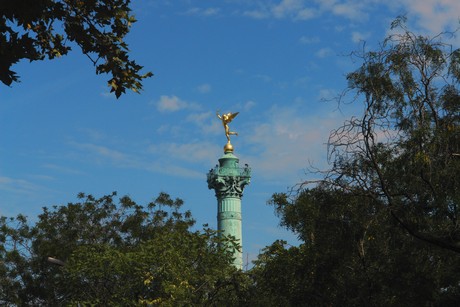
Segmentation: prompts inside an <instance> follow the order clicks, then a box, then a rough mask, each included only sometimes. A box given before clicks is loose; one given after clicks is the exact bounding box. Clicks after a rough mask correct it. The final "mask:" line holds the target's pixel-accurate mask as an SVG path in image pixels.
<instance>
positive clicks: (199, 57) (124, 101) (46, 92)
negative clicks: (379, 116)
mask: <svg viewBox="0 0 460 307" xmlns="http://www.w3.org/2000/svg"><path fill="white" fill-rule="evenodd" d="M132 4H133V11H134V14H135V15H136V17H137V19H138V22H137V23H135V24H134V26H133V28H132V31H131V33H130V34H129V36H128V37H127V40H128V42H129V44H130V49H131V51H132V57H133V58H134V59H136V60H137V61H138V63H140V64H141V65H143V66H145V70H146V71H152V72H153V73H154V74H155V76H154V77H153V78H150V79H148V80H147V81H145V83H144V91H143V92H142V94H141V95H138V94H135V93H128V94H127V95H124V96H122V97H121V98H120V99H119V100H117V99H115V98H114V96H113V95H111V94H109V93H108V88H107V86H106V81H107V80H108V79H109V77H108V76H105V75H103V76H96V75H95V73H94V67H92V65H91V63H90V61H89V60H88V59H87V58H85V57H84V56H82V55H80V54H79V53H78V52H77V50H75V52H73V53H72V54H71V55H69V56H66V57H63V58H60V59H57V60H54V61H44V62H34V63H27V62H21V63H19V64H18V65H16V66H15V67H14V70H15V71H17V72H18V74H19V75H20V76H21V83H18V84H14V85H13V86H12V87H10V88H9V87H6V86H1V87H0V131H1V134H0V195H1V198H0V214H2V215H7V216H12V215H16V214H18V213H23V214H26V215H28V216H29V217H31V218H33V217H35V216H36V215H37V214H38V213H40V211H41V208H42V207H43V206H51V205H59V204H66V203H67V202H73V201H76V195H77V193H79V192H85V193H89V194H93V195H95V196H102V195H105V194H108V193H111V192H112V191H118V193H119V195H120V196H121V195H125V194H127V195H129V196H131V197H132V198H133V199H134V200H136V201H137V202H139V203H140V204H146V203H147V202H149V201H150V200H152V199H154V198H155V197H156V196H157V195H158V193H159V192H160V191H164V192H167V193H169V194H170V195H171V196H173V197H179V198H182V199H183V200H184V201H185V206H186V208H187V209H190V210H192V213H193V215H194V216H195V218H196V219H197V222H198V225H201V224H203V223H209V225H210V226H212V227H216V224H217V223H216V199H215V196H214V193H213V191H211V190H208V188H207V184H206V173H207V171H208V170H209V169H210V168H212V167H213V166H214V165H215V164H216V163H217V159H218V158H219V157H220V156H221V155H222V154H223V151H222V147H223V146H224V145H225V142H226V139H225V136H224V132H223V128H222V126H221V124H220V122H219V120H218V119H217V117H216V116H215V113H216V111H217V110H220V111H221V112H240V114H239V115H238V117H237V118H236V119H235V120H234V121H233V122H232V123H231V124H230V127H231V128H232V130H235V131H237V132H239V136H238V137H233V138H232V144H233V145H234V147H235V155H237V156H238V157H239V158H240V163H241V165H242V164H244V163H248V164H249V165H250V166H251V167H252V172H253V177H252V182H251V184H250V185H249V186H248V187H247V188H246V190H245V195H244V197H243V240H244V242H243V245H244V255H245V256H244V257H245V259H246V257H248V258H249V259H253V258H254V257H255V256H256V255H257V253H258V252H259V250H260V249H261V248H263V247H264V246H266V245H269V244H271V243H272V242H273V241H274V240H276V239H286V240H288V241H289V242H292V243H293V244H295V243H296V240H295V237H294V236H293V235H292V234H290V233H289V232H287V231H285V230H283V229H282V228H280V227H278V221H279V220H278V218H277V217H276V216H275V215H274V213H273V208H272V207H270V206H267V205H266V202H267V200H269V198H270V196H271V195H272V194H273V193H275V192H285V191H287V190H288V189H289V187H291V186H293V185H295V184H296V183H299V182H300V181H302V180H305V179H307V178H311V175H309V176H310V177H309V176H307V175H305V170H306V168H307V167H308V166H309V165H313V166H315V167H318V168H326V167H327V161H326V154H327V146H326V142H327V138H328V135H329V132H330V131H331V130H332V129H334V128H336V127H338V126H340V124H341V123H342V122H343V121H344V119H345V118H347V117H349V116H350V115H351V114H353V113H355V112H358V109H359V108H358V106H355V107H353V106H348V107H342V108H341V109H338V108H337V104H336V103H335V102H334V101H330V100H331V98H333V97H335V96H337V95H338V94H339V93H340V92H341V91H342V90H343V89H344V88H345V87H346V80H345V74H346V73H347V72H351V71H352V70H353V69H355V68H356V67H357V65H358V64H359V63H356V62H354V61H353V60H352V59H351V58H350V57H349V56H347V55H348V54H350V52H352V51H355V50H358V49H360V48H362V46H363V42H364V41H365V42H366V48H368V49H373V48H377V46H378V42H379V41H382V40H383V38H384V37H385V35H386V34H387V33H388V31H389V25H390V23H391V21H392V20H393V19H394V18H395V17H396V16H398V15H402V14H406V15H407V17H408V19H409V24H410V26H411V28H412V29H414V30H417V31H420V32H422V33H429V34H432V33H438V32H440V31H442V30H446V29H447V30H448V29H454V28H456V27H457V26H458V17H459V16H458V15H459V14H460V1H458V0H437V1H435V0H426V1H417V0H386V1H382V0H355V1H353V0H344V1H340V0H323V1H319V0H318V1H302V0H273V1H269V0H266V1H264V0H261V1H256V0H254V1H249V0H225V1H224V0H223V1H195V0H174V1H166V0H164V1H162V0H156V1H152V0H144V1H133V3H132ZM327 101H329V102H327Z"/></svg>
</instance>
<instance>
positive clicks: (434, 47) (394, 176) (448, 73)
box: [324, 18, 460, 253]
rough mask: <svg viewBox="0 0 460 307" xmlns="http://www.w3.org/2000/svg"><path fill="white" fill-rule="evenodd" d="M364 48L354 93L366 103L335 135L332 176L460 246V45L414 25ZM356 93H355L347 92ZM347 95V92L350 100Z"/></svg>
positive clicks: (440, 241)
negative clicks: (420, 31) (417, 29)
mask: <svg viewBox="0 0 460 307" xmlns="http://www.w3.org/2000/svg"><path fill="white" fill-rule="evenodd" d="M393 29H396V30H398V31H396V34H391V35H389V36H388V38H387V39H386V40H385V41H384V43H383V45H382V49H381V50H379V51H370V52H363V53H359V54H358V53H356V54H355V55H356V56H357V57H359V59H360V60H362V62H363V63H362V65H361V67H360V68H358V69H357V70H356V71H354V72H352V73H350V74H348V75H347V79H348V82H349V85H348V89H347V93H350V92H351V93H353V94H354V100H353V101H356V102H360V103H363V105H364V110H363V113H362V115H361V116H360V117H353V118H351V119H350V120H349V121H347V122H346V123H345V124H344V125H343V126H342V127H340V128H339V129H337V130H335V131H334V132H333V133H332V134H331V137H330V140H329V145H330V152H329V158H330V160H331V164H332V165H333V167H332V169H331V170H330V171H329V172H327V174H326V176H325V179H324V181H326V182H329V183H332V184H335V185H336V186H337V187H340V188H341V189H343V190H350V191H351V190H358V191H360V193H365V194H366V195H368V196H369V197H372V198H373V199H375V200H376V201H382V202H384V203H385V205H386V207H387V209H388V214H390V215H391V216H392V218H394V219H395V220H396V221H397V222H398V224H399V225H400V226H402V227H403V228H404V229H405V230H406V231H407V232H408V233H409V234H410V235H412V236H414V237H415V238H417V239H420V240H422V241H424V242H426V243H429V244H433V245H436V246H438V247H441V248H445V249H449V250H451V251H454V252H457V253H460V227H459V226H460V224H459V221H460V220H459V218H460V207H459V206H460V177H459V175H458V174H459V173H460V137H459V136H460V88H459V84H460V83H459V82H460V49H454V48H453V46H451V45H449V44H447V43H446V42H445V41H446V40H447V39H448V38H449V35H452V34H451V33H441V34H440V35H438V36H435V37H426V36H421V35H416V34H414V33H413V32H411V31H409V30H408V29H407V28H406V26H405V23H404V18H399V19H397V20H396V21H395V22H394V23H393ZM344 97H348V96H344ZM344 97H341V99H342V101H343V99H344Z"/></svg>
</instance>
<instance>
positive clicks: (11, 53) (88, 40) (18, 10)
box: [0, 0, 152, 98]
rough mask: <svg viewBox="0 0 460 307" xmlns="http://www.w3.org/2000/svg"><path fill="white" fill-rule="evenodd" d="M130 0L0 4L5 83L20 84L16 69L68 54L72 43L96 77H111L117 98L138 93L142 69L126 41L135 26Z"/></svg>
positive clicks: (0, 69)
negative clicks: (24, 63) (22, 63)
mask: <svg viewBox="0 0 460 307" xmlns="http://www.w3.org/2000/svg"><path fill="white" fill-rule="evenodd" d="M129 5H130V0H91V1H75V0H39V1H37V0H17V1H2V2H1V3H0V12H1V13H0V30H1V31H0V32H1V35H0V81H1V82H2V83H4V84H5V85H8V86H9V85H11V84H12V83H13V82H18V81H19V77H18V75H17V73H16V72H14V71H12V70H11V67H12V66H13V65H14V64H16V63H17V62H19V61H20V60H29V61H31V62H32V61H38V60H43V59H45V58H48V59H54V58H56V57H60V56H63V55H66V54H67V53H68V52H69V51H70V50H71V46H72V45H73V44H75V45H77V46H78V47H80V48H81V51H82V52H83V54H85V55H86V56H87V57H88V58H89V59H90V61H91V62H92V63H93V64H94V66H95V67H96V73H97V74H101V73H106V74H111V75H112V77H111V79H110V80H109V81H108V85H109V86H110V87H111V92H114V93H115V95H116V97H117V98H118V97H120V95H121V94H123V93H125V90H126V89H131V90H133V91H134V92H138V91H139V90H141V89H142V83H141V82H142V80H143V79H145V78H147V77H150V76H152V73H150V72H148V73H145V74H141V73H140V71H141V69H142V66H140V65H138V64H137V63H136V62H135V61H133V60H131V59H130V58H129V55H128V51H129V49H128V45H127V43H126V42H125V41H124V38H125V36H126V35H127V34H128V32H129V29H130V27H131V25H132V24H133V23H134V22H135V21H136V19H135V18H134V16H133V15H132V14H131V9H130V6H129Z"/></svg>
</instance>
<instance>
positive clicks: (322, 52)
mask: <svg viewBox="0 0 460 307" xmlns="http://www.w3.org/2000/svg"><path fill="white" fill-rule="evenodd" d="M333 54H334V53H333V50H332V49H331V48H327V47H326V48H321V49H319V50H318V51H316V53H315V55H316V56H317V57H319V58H326V57H328V56H331V55H333Z"/></svg>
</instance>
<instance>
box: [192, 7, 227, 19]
mask: <svg viewBox="0 0 460 307" xmlns="http://www.w3.org/2000/svg"><path fill="white" fill-rule="evenodd" d="M219 12H220V9H219V8H215V7H208V8H200V7H193V8H191V9H189V10H188V11H187V12H185V14H186V15H198V16H206V17H208V16H215V15H218V14H219Z"/></svg>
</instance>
